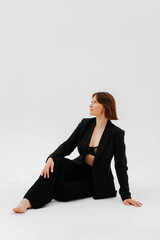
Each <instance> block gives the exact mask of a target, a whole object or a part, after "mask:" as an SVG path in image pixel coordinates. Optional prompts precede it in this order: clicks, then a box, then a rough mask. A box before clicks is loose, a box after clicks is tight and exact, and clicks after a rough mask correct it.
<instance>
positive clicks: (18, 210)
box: [12, 207, 26, 213]
mask: <svg viewBox="0 0 160 240" xmlns="http://www.w3.org/2000/svg"><path fill="white" fill-rule="evenodd" d="M12 211H14V212H16V213H25V212H26V209H25V208H22V207H16V208H13V209H12Z"/></svg>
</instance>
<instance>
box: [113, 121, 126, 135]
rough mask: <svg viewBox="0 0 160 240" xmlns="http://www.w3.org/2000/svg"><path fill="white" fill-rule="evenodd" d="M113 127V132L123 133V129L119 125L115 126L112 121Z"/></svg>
mask: <svg viewBox="0 0 160 240" xmlns="http://www.w3.org/2000/svg"><path fill="white" fill-rule="evenodd" d="M112 126H113V129H114V134H115V135H117V134H118V135H119V134H125V130H124V129H122V128H121V127H119V126H117V125H116V124H114V123H112Z"/></svg>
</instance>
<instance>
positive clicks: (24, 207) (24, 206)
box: [12, 198, 32, 213]
mask: <svg viewBox="0 0 160 240" xmlns="http://www.w3.org/2000/svg"><path fill="white" fill-rule="evenodd" d="M31 207H32V206H31V204H30V202H29V200H28V199H27V198H23V199H22V201H21V202H20V203H19V204H18V206H17V207H15V208H13V209H12V210H13V211H14V212H16V213H25V212H26V210H27V208H31Z"/></svg>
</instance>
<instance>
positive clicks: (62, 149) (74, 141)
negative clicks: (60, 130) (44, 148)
mask: <svg viewBox="0 0 160 240" xmlns="http://www.w3.org/2000/svg"><path fill="white" fill-rule="evenodd" d="M83 119H84V118H83ZM83 119H82V120H81V122H80V123H79V124H78V126H77V127H76V129H75V130H74V131H73V133H72V134H71V135H70V137H69V138H68V139H67V140H66V141H64V142H63V143H62V144H61V145H59V147H58V148H57V149H56V150H55V151H54V152H53V153H51V154H50V155H49V156H48V157H47V160H48V158H49V157H51V158H52V159H53V160H54V159H55V158H57V157H65V156H66V155H70V153H71V152H72V151H73V150H74V149H75V148H76V147H77V145H78V139H79V134H80V132H81V127H82V122H83ZM47 160H46V161H45V162H47Z"/></svg>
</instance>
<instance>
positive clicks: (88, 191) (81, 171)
mask: <svg viewBox="0 0 160 240" xmlns="http://www.w3.org/2000/svg"><path fill="white" fill-rule="evenodd" d="M91 179H92V177H91V166H89V165H87V164H86V163H84V164H82V165H77V164H75V163H73V162H72V161H71V160H70V159H67V158H57V159H55V160H54V172H53V173H52V172H51V171H50V172H49V178H47V177H46V178H44V176H41V175H40V176H39V178H38V179H37V181H36V182H35V183H34V184H33V185H32V186H31V188H30V189H29V190H28V191H27V193H26V194H25V195H24V197H23V198H27V199H28V200H29V201H30V203H31V205H32V208H40V207H42V206H43V205H44V204H46V203H49V202H50V201H51V200H52V199H53V198H54V199H56V200H59V201H68V200H71V199H76V198H81V197H87V196H91V195H92V182H91Z"/></svg>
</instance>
